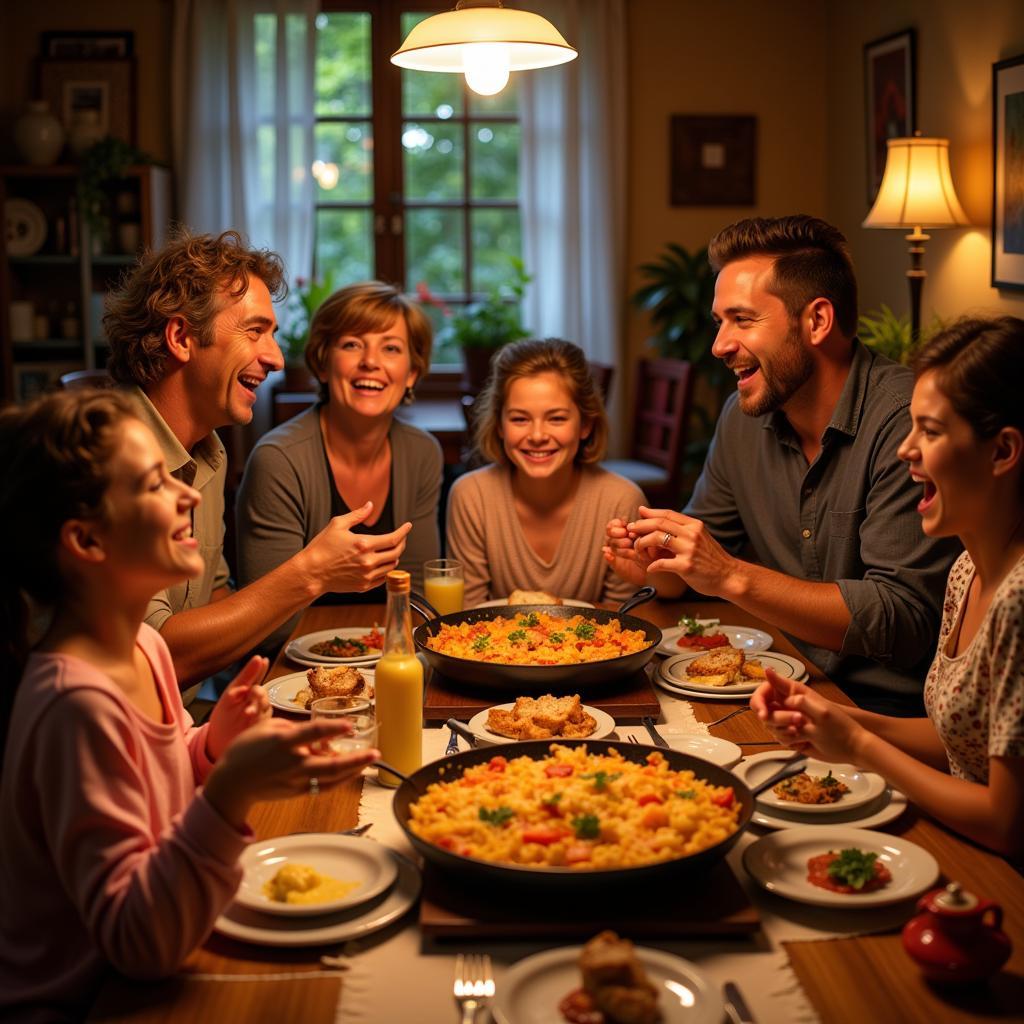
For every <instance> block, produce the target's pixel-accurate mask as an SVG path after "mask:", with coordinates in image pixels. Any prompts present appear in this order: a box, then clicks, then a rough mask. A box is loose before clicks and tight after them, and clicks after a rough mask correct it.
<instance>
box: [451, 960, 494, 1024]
mask: <svg viewBox="0 0 1024 1024" xmlns="http://www.w3.org/2000/svg"><path fill="white" fill-rule="evenodd" d="M452 992H453V994H454V995H455V1003H456V1005H457V1006H458V1007H459V1010H460V1011H461V1013H462V1024H473V1022H474V1021H475V1020H476V1015H477V1013H478V1012H479V1011H480V1010H482V1009H483V1008H484V1007H485V1006H486V1005H487V1004H488V1002H490V1000H491V999H492V998H493V996H494V975H493V974H492V973H491V958H490V957H489V956H488V955H487V954H486V953H485V954H483V956H476V955H473V954H470V955H469V956H464V955H463V954H462V953H460V954H459V955H458V956H457V957H456V958H455V983H454V985H453V986H452Z"/></svg>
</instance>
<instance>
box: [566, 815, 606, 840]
mask: <svg viewBox="0 0 1024 1024" xmlns="http://www.w3.org/2000/svg"><path fill="white" fill-rule="evenodd" d="M572 827H573V829H574V830H575V832H576V838H577V839H596V838H597V837H598V836H599V835H600V834H601V819H600V818H599V817H598V816H597V815H596V814H581V815H580V816H579V817H578V818H573V819H572Z"/></svg>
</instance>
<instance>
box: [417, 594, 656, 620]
mask: <svg viewBox="0 0 1024 1024" xmlns="http://www.w3.org/2000/svg"><path fill="white" fill-rule="evenodd" d="M651 589H652V590H653V587H652V588H651ZM409 607H410V608H413V609H414V610H415V611H418V612H419V613H420V615H422V616H423V618H424V619H426V620H427V621H429V620H430V619H439V618H441V613H440V612H439V611H438V610H437V609H436V608H435V607H434V606H433V605H432V604H431V603H430V602H429V601H428V600H427V599H426V598H425V597H424V596H423V595H422V594H417V593H416V591H415V590H414V591H413V592H412V593H411V594H410V595H409Z"/></svg>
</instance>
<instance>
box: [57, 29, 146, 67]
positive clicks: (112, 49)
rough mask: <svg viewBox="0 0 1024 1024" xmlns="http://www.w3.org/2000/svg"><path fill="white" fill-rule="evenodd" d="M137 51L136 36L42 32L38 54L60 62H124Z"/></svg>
mask: <svg viewBox="0 0 1024 1024" xmlns="http://www.w3.org/2000/svg"><path fill="white" fill-rule="evenodd" d="M134 52H135V33H134V32H130V31H128V30H124V31H117V32H110V31H107V30H105V29H101V30H89V31H81V32H80V31H73V32H65V31H58V32H41V33H40V35H39V54H40V56H41V57H47V58H50V59H57V60H123V59H124V58H125V57H131V56H132V55H133V54H134Z"/></svg>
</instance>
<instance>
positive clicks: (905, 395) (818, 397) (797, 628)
mask: <svg viewBox="0 0 1024 1024" xmlns="http://www.w3.org/2000/svg"><path fill="white" fill-rule="evenodd" d="M709 254H710V258H711V262H712V266H713V267H714V268H715V270H716V271H717V272H718V279H717V282H716V285H715V301H714V306H713V314H714V317H715V321H716V323H717V324H718V325H719V327H718V334H717V337H716V338H715V342H714V346H713V349H712V351H713V352H714V354H715V355H716V356H717V357H718V358H719V359H721V360H723V362H725V364H726V365H727V366H728V367H729V368H730V369H731V370H732V371H733V372H734V373H735V375H736V381H737V393H736V394H735V395H733V396H731V397H730V398H729V400H728V401H727V402H726V404H725V408H724V409H723V411H722V415H721V417H720V418H719V421H718V425H717V427H716V430H715V436H714V440H713V442H712V445H711V449H710V451H709V453H708V459H707V462H706V463H705V466H704V469H703V472H702V473H701V476H700V479H699V480H698V481H697V485H696V488H695V490H694V493H693V497H692V498H691V500H690V502H689V504H688V505H687V506H686V508H685V509H684V511H683V512H682V513H679V512H674V511H670V510H663V509H647V508H642V509H641V510H640V513H639V517H638V519H637V521H636V522H634V523H630V524H624V523H621V522H613V523H610V524H609V531H608V532H609V546H608V547H607V548H606V557H607V558H608V559H609V560H610V561H611V562H612V564H613V565H614V566H615V568H616V570H617V571H619V572H620V573H622V574H623V575H625V576H627V577H628V578H630V579H632V580H633V581H634V582H637V583H639V582H641V581H642V580H644V579H646V576H647V574H648V573H653V574H655V577H656V581H657V583H658V589H659V592H660V593H662V594H663V595H664V596H677V595H678V594H679V593H681V592H682V589H683V586H684V585H685V584H689V585H690V586H692V587H693V588H694V589H696V590H699V591H700V592H701V593H704V594H709V595H712V596H717V597H722V598H724V599H726V600H728V601H732V602H733V603H734V604H736V605H738V606H739V607H741V608H744V609H746V610H747V611H749V612H752V613H753V614H755V615H758V616H759V617H761V618H763V619H765V620H766V621H768V622H771V623H772V624H774V625H776V626H778V627H780V628H781V629H782V630H783V631H784V632H786V633H787V634H788V635H789V636H790V637H791V638H792V640H793V642H794V644H795V645H796V646H797V647H798V648H799V649H800V650H801V651H803V652H804V653H805V654H806V655H807V657H808V658H810V659H811V660H812V661H813V662H814V663H815V664H817V665H818V666H819V667H820V668H821V669H822V670H823V671H824V672H825V673H826V674H827V675H828V676H829V677H830V678H832V679H833V680H835V681H836V682H837V683H839V684H840V685H841V686H842V687H843V688H844V690H845V691H846V692H847V693H848V694H849V695H850V696H851V697H853V699H854V700H856V701H857V703H858V704H860V705H862V706H864V707H868V708H870V709H872V710H878V711H885V712H888V713H895V714H901V713H902V714H920V713H921V708H922V705H921V691H922V687H923V682H924V676H925V672H926V670H927V666H928V663H929V661H930V659H931V655H932V652H933V651H934V648H935V638H936V636H937V633H938V624H939V617H940V612H941V604H942V594H943V592H944V588H945V580H946V574H947V573H948V571H949V567H950V565H951V564H952V562H953V559H954V558H955V556H956V554H957V545H956V544H955V543H951V542H950V541H948V540H938V541H936V540H932V539H931V538H928V537H926V536H925V535H924V533H923V532H922V530H921V525H920V517H919V516H918V514H917V511H916V507H917V503H918V501H919V500H920V497H921V495H920V488H919V487H918V486H916V485H915V484H914V483H913V482H912V481H911V480H910V476H909V473H908V471H907V469H906V467H905V466H903V465H902V464H901V463H900V461H899V459H898V457H897V455H896V450H897V448H898V447H899V444H900V442H901V441H902V440H903V438H904V437H905V436H906V434H907V432H908V430H909V429H910V413H909V405H910V394H911V391H912V388H913V376H912V374H911V372H910V370H909V369H907V368H906V367H903V366H900V365H898V364H897V363H894V362H892V361H891V360H889V359H886V358H884V357H883V356H880V355H878V354H877V353H875V352H872V351H870V350H869V349H866V348H864V346H862V345H861V344H860V343H859V342H858V341H857V339H856V337H855V334H856V325H857V285H856V279H855V277H854V272H853V265H852V262H851V260H850V256H849V252H848V249H847V245H846V240H845V238H844V237H843V236H842V234H841V233H840V232H839V231H838V230H836V229H835V228H834V227H832V226H831V225H829V224H826V223H825V222H824V221H821V220H818V219H817V218H814V217H807V216H793V217H782V218H778V219H773V220H769V219H763V218H756V219H752V220H746V221H740V222H739V223H737V224H734V225H732V226H730V227H728V228H725V229H724V230H723V231H721V232H720V233H719V234H718V235H716V236H715V238H713V239H712V241H711V245H710V247H709ZM673 574H674V575H673Z"/></svg>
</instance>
